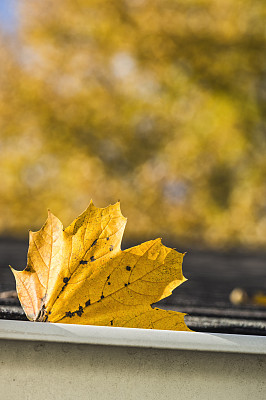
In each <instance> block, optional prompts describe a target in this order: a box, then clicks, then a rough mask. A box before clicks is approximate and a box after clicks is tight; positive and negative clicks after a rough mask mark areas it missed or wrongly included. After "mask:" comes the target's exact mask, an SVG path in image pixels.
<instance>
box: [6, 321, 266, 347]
mask: <svg viewBox="0 0 266 400" xmlns="http://www.w3.org/2000/svg"><path fill="white" fill-rule="evenodd" d="M0 339H6V340H26V341H42V342H59V343H83V344H92V345H107V346H130V347H142V348H155V349H177V350H193V351H212V352H229V353H249V354H266V337H263V336H247V335H228V334H222V333H221V334H217V333H198V332H176V331H162V330H155V329H154V330H152V329H137V328H115V327H108V326H92V325H74V324H73V325H71V324H53V323H42V322H38V323H34V322H27V321H11V320H0Z"/></svg>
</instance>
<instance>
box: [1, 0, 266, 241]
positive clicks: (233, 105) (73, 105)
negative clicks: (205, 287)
mask: <svg viewBox="0 0 266 400" xmlns="http://www.w3.org/2000/svg"><path fill="white" fill-rule="evenodd" d="M20 10H21V17H20V24H21V25H20V31H19V36H18V38H17V49H16V51H14V49H9V48H8V46H7V43H6V40H5V41H4V42H3V41H2V43H1V55H0V57H1V65H3V72H2V76H1V94H0V101H1V103H0V115H1V122H0V124H1V148H2V157H1V160H0V167H1V170H2V174H1V175H2V176H3V182H2V185H1V187H0V191H1V200H0V201H1V206H2V215H1V217H0V229H1V231H2V233H3V234H5V233H6V232H8V233H10V232H18V233H21V232H25V227H26V226H27V227H32V225H33V224H34V225H35V227H37V226H38V225H39V224H40V223H41V221H43V219H44V210H45V208H46V207H49V208H51V209H52V211H53V212H54V213H55V214H57V215H58V216H59V217H60V218H61V219H62V220H64V221H65V222H66V223H67V222H70V220H71V219H72V218H74V217H75V216H76V214H77V213H79V212H81V211H82V210H83V208H84V207H86V205H87V203H88V201H89V200H90V198H93V200H94V201H95V203H96V205H97V206H105V205H107V204H109V203H110V202H114V201H116V200H117V199H118V198H119V199H120V200H121V202H122V210H123V212H124V214H125V215H126V216H128V217H129V221H128V229H127V234H128V237H129V236H130V235H131V237H132V238H133V237H140V236H142V237H143V236H144V237H146V236H147V237H148V236H149V237H154V236H157V235H163V237H166V238H168V239H170V238H173V239H175V240H176V241H177V242H178V241H179V243H180V242H182V243H183V244H185V243H188V244H189V243H198V244H203V245H208V246H234V245H243V246H246V245H249V246H252V245H254V246H263V245H265V241H266V201H265V194H266V183H265V179H264V176H265V172H266V157H265V150H266V118H265V108H266V106H265V104H266V103H265V99H266V74H265V64H266V53H265V44H266V43H265V14H266V6H265V5H264V3H263V2H261V1H258V0H253V1H251V0H243V1H241V2H240V1H235V2H233V3H232V2H231V1H228V0H226V1H223V2H220V1H218V0H189V1H188V0H186V1H180V0H178V1H177V0H117V1H115V2H110V1H108V0H75V1H74V0H64V1H63V0H57V1H56V2H54V1H52V0H46V1H45V2H41V1H35V2H29V1H26V0H21V1H20Z"/></svg>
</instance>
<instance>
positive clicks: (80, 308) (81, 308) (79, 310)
mask: <svg viewBox="0 0 266 400" xmlns="http://www.w3.org/2000/svg"><path fill="white" fill-rule="evenodd" d="M75 313H76V314H77V315H78V316H79V317H81V316H82V314H83V313H84V311H83V307H81V306H79V309H78V311H75Z"/></svg>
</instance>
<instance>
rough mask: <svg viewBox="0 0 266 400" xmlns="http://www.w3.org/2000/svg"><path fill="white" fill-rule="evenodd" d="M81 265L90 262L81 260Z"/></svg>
mask: <svg viewBox="0 0 266 400" xmlns="http://www.w3.org/2000/svg"><path fill="white" fill-rule="evenodd" d="M79 263H80V264H88V261H84V260H81V261H80V262H79Z"/></svg>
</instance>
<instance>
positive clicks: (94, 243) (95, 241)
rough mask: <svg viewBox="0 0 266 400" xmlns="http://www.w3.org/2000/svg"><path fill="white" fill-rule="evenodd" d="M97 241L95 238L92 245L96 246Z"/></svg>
mask: <svg viewBox="0 0 266 400" xmlns="http://www.w3.org/2000/svg"><path fill="white" fill-rule="evenodd" d="M96 243H97V239H95V240H94V242H93V243H92V245H91V247H93V246H95V245H96Z"/></svg>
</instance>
